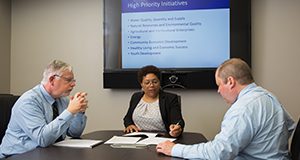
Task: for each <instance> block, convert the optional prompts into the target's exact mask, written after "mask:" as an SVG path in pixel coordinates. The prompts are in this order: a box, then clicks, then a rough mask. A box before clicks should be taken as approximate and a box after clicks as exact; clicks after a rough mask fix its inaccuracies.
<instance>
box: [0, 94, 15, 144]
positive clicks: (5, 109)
mask: <svg viewBox="0 0 300 160" xmlns="http://www.w3.org/2000/svg"><path fill="white" fill-rule="evenodd" d="M18 98H19V96H15V95H12V94H0V122H1V123H0V143H1V142H2V138H3V136H4V134H5V131H6V128H7V125H8V122H9V119H10V114H11V109H12V107H13V106H14V104H15V102H16V101H17V100H18Z"/></svg>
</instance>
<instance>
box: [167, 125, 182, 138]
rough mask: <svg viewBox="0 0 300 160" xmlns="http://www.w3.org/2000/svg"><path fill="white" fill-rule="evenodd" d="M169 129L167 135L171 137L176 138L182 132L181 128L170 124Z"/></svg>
mask: <svg viewBox="0 0 300 160" xmlns="http://www.w3.org/2000/svg"><path fill="white" fill-rule="evenodd" d="M169 128H170V132H169V134H170V136H172V137H178V136H179V135H180V134H181V132H182V128H181V126H180V125H179V124H171V125H170V127H169Z"/></svg>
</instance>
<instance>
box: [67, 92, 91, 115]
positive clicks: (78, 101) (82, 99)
mask: <svg viewBox="0 0 300 160" xmlns="http://www.w3.org/2000/svg"><path fill="white" fill-rule="evenodd" d="M86 96H87V93H85V92H77V93H76V94H75V95H74V96H72V97H71V98H70V102H69V106H68V108H67V110H68V111H69V112H71V113H72V114H76V113H78V112H85V110H86V109H87V108H88V105H87V104H88V101H87V99H86Z"/></svg>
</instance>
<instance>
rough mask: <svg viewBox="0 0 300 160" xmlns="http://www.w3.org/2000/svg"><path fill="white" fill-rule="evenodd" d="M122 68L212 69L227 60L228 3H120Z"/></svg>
mask: <svg viewBox="0 0 300 160" xmlns="http://www.w3.org/2000/svg"><path fill="white" fill-rule="evenodd" d="M121 23H122V26H121V30H122V68H125V69H130V68H140V67H142V66H145V65H150V64H151V65H155V66H157V67H159V68H214V67H217V66H218V65H219V64H221V63H222V62H223V61H224V60H226V59H229V57H230V26H229V25H230V9H229V0H122V22H121Z"/></svg>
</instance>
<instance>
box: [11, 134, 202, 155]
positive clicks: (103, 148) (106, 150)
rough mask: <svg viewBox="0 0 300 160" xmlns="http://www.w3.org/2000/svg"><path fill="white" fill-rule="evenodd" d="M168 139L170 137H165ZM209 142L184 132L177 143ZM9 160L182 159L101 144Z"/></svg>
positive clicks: (51, 148) (96, 136)
mask: <svg viewBox="0 0 300 160" xmlns="http://www.w3.org/2000/svg"><path fill="white" fill-rule="evenodd" d="M123 134H124V133H123V132H122V131H116V130H107V131H95V132H91V133H88V134H85V135H83V136H82V139H96V140H103V141H104V142H105V141H107V140H108V139H110V138H111V137H112V136H114V135H119V136H120V135H123ZM165 137H168V135H165ZM201 142H207V140H206V138H205V137H204V136H203V135H202V134H201V133H192V132H184V133H183V134H182V136H180V137H178V138H177V140H176V141H175V143H181V144H196V143H201ZM7 159H8V160H97V159H101V160H122V159H124V160H155V159H159V160H171V159H172V160H176V159H180V158H175V157H169V156H165V155H163V154H160V153H157V152H156V150H155V145H150V146H147V147H144V148H141V149H136V148H112V147H111V146H110V145H108V144H100V145H97V146H95V147H94V148H68V147H56V146H49V147H47V148H36V149H34V150H33V151H29V152H27V153H23V154H20V155H14V156H11V157H8V158H7Z"/></svg>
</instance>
